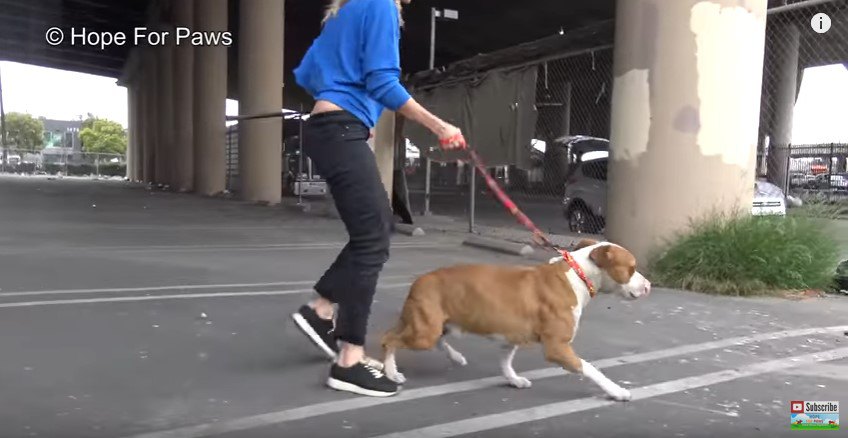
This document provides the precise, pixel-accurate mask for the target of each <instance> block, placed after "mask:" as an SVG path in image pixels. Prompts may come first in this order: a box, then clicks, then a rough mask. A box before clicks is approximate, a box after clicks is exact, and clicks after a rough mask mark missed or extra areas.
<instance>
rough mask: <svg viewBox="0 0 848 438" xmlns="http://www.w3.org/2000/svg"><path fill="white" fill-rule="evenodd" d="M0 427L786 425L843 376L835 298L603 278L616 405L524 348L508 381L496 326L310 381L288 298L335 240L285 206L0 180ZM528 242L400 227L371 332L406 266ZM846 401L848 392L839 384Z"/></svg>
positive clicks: (380, 326) (597, 359) (327, 225)
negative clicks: (719, 293) (384, 375)
mask: <svg viewBox="0 0 848 438" xmlns="http://www.w3.org/2000/svg"><path fill="white" fill-rule="evenodd" d="M0 229H2V230H3V232H2V233H0V351H2V353H3V354H2V360H0V382H2V383H1V384H2V391H0V406H2V409H0V437H4V438H5V437H28V436H38V437H92V438H101V437H102V438H106V437H109V438H114V437H137V438H138V437H145V438H166V437H167V438H177V437H181V438H189V437H202V436H217V437H255V438H260V437H263V438H264V437H281V436H286V437H300V436H309V437H313V438H320V437H436V436H440V437H447V436H475V437H477V436H479V437H483V436H486V437H516V436H539V437H561V436H586V437H608V436H621V437H638V436H650V437H680V436H686V437H707V436H715V435H719V434H723V433H727V434H733V435H736V436H742V437H745V436H769V437H772V436H790V435H796V434H797V433H798V432H793V431H790V429H789V402H790V401H792V400H817V401H831V400H840V397H843V398H844V395H845V394H848V360H846V358H847V357H848V335H847V333H848V318H846V315H848V300H846V299H843V298H827V299H813V300H805V301H787V300H783V299H739V298H724V297H712V296H706V295H701V294H695V293H689V292H683V291H671V290H662V289H659V290H656V291H655V292H653V293H652V294H651V296H650V297H649V298H648V299H645V300H640V301H635V302H633V301H623V300H622V299H620V298H618V297H614V296H607V295H603V296H599V297H597V298H596V299H595V300H593V302H592V303H590V305H589V307H588V309H587V311H586V312H585V313H584V315H583V318H582V320H581V325H580V329H579V332H578V336H577V339H576V341H575V348H576V351H577V352H578V353H579V354H580V355H582V356H583V357H584V358H585V359H586V360H589V361H591V362H593V363H595V365H596V366H597V367H598V368H600V369H602V370H603V371H604V372H605V373H606V374H607V375H608V376H609V377H610V378H611V379H613V380H614V381H616V382H618V383H619V384H621V385H622V386H625V387H627V388H629V389H631V391H632V393H633V397H634V399H633V401H631V402H627V403H618V402H611V401H608V400H606V399H605V398H604V397H603V393H602V392H601V390H600V389H599V388H597V387H595V386H594V385H593V384H592V383H591V382H590V381H588V380H587V379H581V378H580V377H578V376H574V375H569V374H567V373H565V372H564V371H562V370H559V369H556V368H555V367H553V366H552V365H551V364H549V363H546V362H545V361H544V359H543V357H542V353H541V350H540V349H539V348H528V349H526V350H522V351H520V352H519V354H518V356H517V358H516V361H515V368H516V370H517V371H518V373H519V374H520V375H524V376H526V377H528V378H530V379H531V380H532V381H533V386H532V387H531V388H528V389H522V390H519V389H514V388H511V387H508V386H507V385H506V384H505V381H504V380H503V379H502V378H501V377H500V376H499V367H498V362H497V358H498V357H499V355H500V354H501V352H502V350H501V349H500V348H499V346H498V345H496V344H493V343H492V342H491V341H488V340H483V339H477V338H474V337H470V336H469V337H463V338H460V339H457V340H455V341H454V342H452V344H454V346H455V347H456V348H457V349H459V350H460V351H462V352H463V354H464V355H465V356H466V358H468V361H469V364H468V365H467V366H465V367H458V366H456V365H454V364H452V363H451V362H450V361H448V359H447V358H446V357H444V355H443V354H442V353H441V352H439V351H433V352H417V353H413V352H401V353H400V354H399V357H398V360H399V365H400V366H401V367H402V368H404V371H405V374H406V376H407V378H408V379H409V382H408V383H407V384H406V386H405V388H404V390H403V391H402V392H401V394H399V395H398V396H395V397H391V398H381V399H375V398H365V397H357V396H352V395H347V394H342V393H337V392H334V391H332V390H329V389H327V388H325V387H324V386H323V382H324V380H325V378H326V373H327V370H328V363H327V361H326V359H324V358H323V357H322V356H321V354H320V353H319V352H318V351H317V350H316V349H315V348H314V347H312V346H311V345H310V344H309V343H308V342H307V341H306V340H305V339H304V338H303V335H302V334H301V333H300V332H299V331H298V330H297V329H296V328H295V327H294V326H293V325H292V323H291V322H290V319H289V314H290V313H291V312H293V311H295V310H296V309H297V307H298V306H299V305H300V304H302V303H303V302H305V301H306V300H307V299H309V297H310V296H311V291H310V289H311V286H312V284H313V282H314V281H315V280H316V279H317V278H318V276H320V274H321V273H322V272H323V270H324V269H325V268H326V267H327V266H328V265H329V263H330V262H331V261H332V260H333V258H334V257H335V255H336V253H337V251H338V250H339V249H340V248H341V246H342V245H343V243H344V241H345V233H344V228H343V226H342V224H341V223H340V222H339V221H338V220H335V219H330V218H320V217H316V216H314V215H307V214H303V213H300V212H296V211H294V210H292V209H287V208H282V207H278V208H269V207H260V206H253V205H247V204H244V203H240V202H237V201H233V200H223V199H205V198H200V197H196V196H193V195H178V194H171V193H163V192H157V191H150V190H146V189H145V188H144V187H139V186H134V185H130V184H127V183H124V182H121V181H91V180H84V179H63V180H48V179H46V178H37V177H28V178H24V177H0ZM461 262H462V263H464V262H490V263H499V264H526V263H531V262H530V261H528V260H523V259H519V258H516V257H511V256H506V255H499V254H495V253H490V252H486V251H482V250H476V249H472V248H468V247H464V246H461V245H460V244H459V241H458V239H457V238H456V236H452V235H447V234H431V235H428V236H426V237H424V238H413V237H406V236H395V237H394V239H393V243H392V256H391V260H390V262H389V263H388V264H387V266H386V268H385V271H384V274H383V276H382V278H381V280H380V290H379V292H378V294H377V298H376V302H375V304H374V309H373V312H372V321H371V328H370V330H371V332H370V334H369V345H368V349H369V351H370V352H371V353H372V354H376V353H377V351H378V350H377V348H376V347H377V346H376V343H377V341H378V339H379V335H380V334H381V332H382V331H384V330H386V329H387V328H389V327H390V326H391V325H392V324H393V323H394V320H395V318H397V316H398V313H399V309H400V306H401V305H402V302H403V299H404V296H405V293H406V291H407V288H408V284H409V282H410V281H411V280H412V279H413V278H414V277H415V276H416V275H418V274H421V273H424V272H426V271H428V270H430V269H434V268H437V267H440V266H445V265H450V264H454V263H461ZM842 401H845V400H842Z"/></svg>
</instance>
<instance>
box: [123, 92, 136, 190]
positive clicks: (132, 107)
mask: <svg viewBox="0 0 848 438" xmlns="http://www.w3.org/2000/svg"><path fill="white" fill-rule="evenodd" d="M138 89H139V86H138V80H137V78H136V79H135V81H134V82H133V83H130V84H127V152H126V156H125V159H126V165H127V174H126V177H127V180H129V181H136V179H137V177H136V173H135V163H136V161H137V158H136V154H137V152H138V150H139V148H140V146H139V126H138V94H139V93H138Z"/></svg>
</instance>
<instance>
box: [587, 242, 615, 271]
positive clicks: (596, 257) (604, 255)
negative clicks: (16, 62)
mask: <svg viewBox="0 0 848 438" xmlns="http://www.w3.org/2000/svg"><path fill="white" fill-rule="evenodd" d="M610 248H611V246H610V245H604V246H599V247H597V248H595V249H593V250H592V252H591V253H589V259H591V260H592V261H593V262H595V264H596V265H598V267H601V268H603V267H605V266H607V265H608V264H609V261H610Z"/></svg>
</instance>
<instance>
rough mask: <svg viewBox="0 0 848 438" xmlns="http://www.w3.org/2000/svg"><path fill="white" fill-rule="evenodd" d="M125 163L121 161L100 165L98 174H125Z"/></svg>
mask: <svg viewBox="0 0 848 438" xmlns="http://www.w3.org/2000/svg"><path fill="white" fill-rule="evenodd" d="M126 174H127V165H126V164H121V163H107V164H101V165H100V175H102V176H126Z"/></svg>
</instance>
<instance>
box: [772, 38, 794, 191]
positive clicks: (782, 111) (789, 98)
mask: <svg viewBox="0 0 848 438" xmlns="http://www.w3.org/2000/svg"><path fill="white" fill-rule="evenodd" d="M778 34H779V35H784V37H783V38H781V40H780V41H778V42H777V43H776V47H775V50H776V51H777V63H776V67H777V72H776V75H777V90H776V93H775V96H774V100H773V103H774V124H773V125H772V126H773V129H772V133H771V137H770V138H769V143H768V144H769V146H768V156H767V162H766V174H767V175H768V179H769V181H770V182H771V183H772V184H776V185H777V186H778V187H780V188H782V189H784V190H786V189H787V188H788V187H787V185H788V182H789V154H790V152H789V146H790V144H791V143H792V124H793V120H794V114H795V98H796V93H797V91H798V55H799V50H800V47H801V31H800V29H798V26H797V25H795V24H787V25H786V26H785V27H784V28H783V29H782V30H780V31H778Z"/></svg>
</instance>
